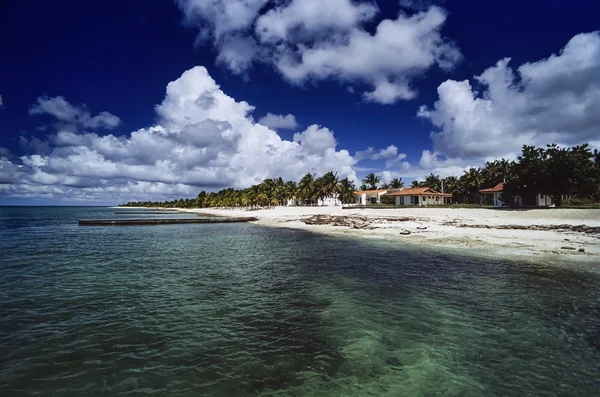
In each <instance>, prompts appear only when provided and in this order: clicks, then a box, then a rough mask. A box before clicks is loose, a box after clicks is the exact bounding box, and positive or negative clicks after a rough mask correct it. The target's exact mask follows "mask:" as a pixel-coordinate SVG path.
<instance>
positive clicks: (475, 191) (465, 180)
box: [458, 167, 481, 203]
mask: <svg viewBox="0 0 600 397" xmlns="http://www.w3.org/2000/svg"><path fill="white" fill-rule="evenodd" d="M458 183H459V185H460V188H461V189H463V190H464V192H465V194H466V195H467V196H468V201H469V202H471V203H476V202H477V197H478V195H479V189H481V170H480V169H479V168H474V167H471V168H469V169H468V170H467V171H465V173H464V174H463V176H461V177H460V179H459V181H458Z"/></svg>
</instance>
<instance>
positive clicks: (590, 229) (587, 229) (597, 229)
mask: <svg viewBox="0 0 600 397" xmlns="http://www.w3.org/2000/svg"><path fill="white" fill-rule="evenodd" d="M442 225H444V226H455V227H469V228H475V229H507V230H556V231H559V232H562V231H565V232H579V233H586V234H597V235H600V226H588V225H568V224H562V225H476V224H466V223H458V222H457V221H445V222H442ZM565 241H570V240H568V239H565Z"/></svg>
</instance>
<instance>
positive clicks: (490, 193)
mask: <svg viewBox="0 0 600 397" xmlns="http://www.w3.org/2000/svg"><path fill="white" fill-rule="evenodd" d="M502 190H504V182H500V183H499V184H497V185H496V186H494V187H490V188H487V189H481V190H480V191H479V197H480V203H481V204H489V205H493V206H494V207H502V205H503V204H504V203H503V202H502V199H501V198H500V195H501V194H502Z"/></svg>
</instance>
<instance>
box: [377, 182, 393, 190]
mask: <svg viewBox="0 0 600 397" xmlns="http://www.w3.org/2000/svg"><path fill="white" fill-rule="evenodd" d="M379 188H380V189H389V188H390V185H389V184H388V183H382V184H381V185H379Z"/></svg>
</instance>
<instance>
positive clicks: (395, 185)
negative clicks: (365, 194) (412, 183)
mask: <svg viewBox="0 0 600 397" xmlns="http://www.w3.org/2000/svg"><path fill="white" fill-rule="evenodd" d="M403 187H404V182H402V178H394V179H392V180H391V181H390V189H401V188H403Z"/></svg>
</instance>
